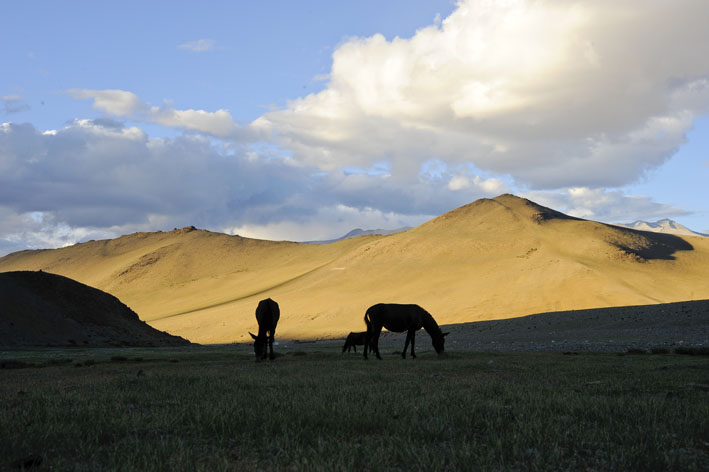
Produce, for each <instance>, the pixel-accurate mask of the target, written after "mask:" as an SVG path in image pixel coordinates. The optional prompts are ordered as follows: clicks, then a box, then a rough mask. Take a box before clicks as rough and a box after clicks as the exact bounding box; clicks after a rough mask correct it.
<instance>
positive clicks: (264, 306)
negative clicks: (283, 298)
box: [249, 298, 281, 361]
mask: <svg viewBox="0 0 709 472" xmlns="http://www.w3.org/2000/svg"><path fill="white" fill-rule="evenodd" d="M280 317H281V310H280V308H278V303H276V302H275V301H273V300H271V299H270V298H267V299H265V300H261V301H260V302H258V306H257V307H256V321H258V336H256V335H254V334H253V333H252V332H249V334H250V335H251V337H252V338H254V353H255V354H256V360H257V361H260V360H263V359H265V358H266V344H268V347H269V348H270V354H269V356H268V358H269V359H273V357H274V356H273V336H274V335H275V334H276V325H277V324H278V319H279V318H280Z"/></svg>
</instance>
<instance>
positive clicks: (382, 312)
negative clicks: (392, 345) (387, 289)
mask: <svg viewBox="0 0 709 472" xmlns="http://www.w3.org/2000/svg"><path fill="white" fill-rule="evenodd" d="M425 315H428V312H427V311H426V310H424V309H423V308H421V307H420V306H418V305H415V304H400V303H377V304H376V305H373V306H371V307H369V309H368V310H367V316H368V317H369V320H370V322H372V323H374V324H377V325H381V326H383V327H385V328H386V329H388V330H389V331H395V332H401V331H408V330H409V329H420V328H421V327H422V326H423V318H424V316H425ZM428 316H430V315H428Z"/></svg>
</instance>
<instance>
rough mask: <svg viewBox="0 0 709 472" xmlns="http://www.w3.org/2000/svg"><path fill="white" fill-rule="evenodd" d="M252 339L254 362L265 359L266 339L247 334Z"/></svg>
mask: <svg viewBox="0 0 709 472" xmlns="http://www.w3.org/2000/svg"><path fill="white" fill-rule="evenodd" d="M249 334H250V335H251V337H252V338H254V354H256V360H257V361H260V360H261V359H265V358H266V355H267V354H266V344H267V343H266V337H265V336H263V337H258V336H256V335H255V334H254V333H252V332H249Z"/></svg>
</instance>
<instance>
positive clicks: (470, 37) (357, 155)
mask: <svg viewBox="0 0 709 472" xmlns="http://www.w3.org/2000/svg"><path fill="white" fill-rule="evenodd" d="M707 14H709V6H708V5H707V4H706V2H704V1H701V0H681V1H679V2H673V3H672V4H669V3H665V2H646V1H644V0H643V1H641V0H630V1H625V2H616V1H611V0H599V1H593V2H591V1H588V2H568V1H561V0H538V1H524V0H512V1H506V2H496V1H489V0H464V1H461V2H460V3H459V4H458V7H457V9H456V10H455V11H454V12H453V13H452V14H451V15H450V16H449V17H447V18H445V19H444V20H443V21H442V22H441V23H440V25H439V24H434V25H432V26H430V27H427V28H423V29H421V30H419V31H418V32H417V33H416V34H415V35H414V36H413V37H411V38H394V39H392V40H387V39H386V38H384V36H382V35H378V34H377V35H373V36H371V37H368V38H354V39H351V40H349V41H346V42H345V43H343V44H342V45H341V46H339V47H338V49H337V50H336V51H335V52H334V54H333V65H332V70H331V71H330V74H329V81H328V82H327V85H326V88H325V90H323V91H322V92H320V93H315V94H311V95H308V96H306V97H302V98H299V99H296V100H293V101H291V102H290V103H289V104H288V106H287V107H286V108H285V109H282V110H276V111H272V112H269V113H266V114H264V115H263V116H262V117H260V118H259V119H258V120H255V121H254V122H253V123H252V124H251V128H252V129H254V130H255V131H258V132H259V133H261V135H262V136H271V139H273V140H274V141H276V142H277V143H279V144H280V146H282V147H283V148H284V149H288V150H290V151H292V152H293V153H294V158H295V159H296V160H299V161H302V162H305V163H308V164H310V165H316V166H318V167H320V168H321V169H324V170H327V171H333V170H335V169H340V168H343V167H346V166H357V167H361V168H367V167H369V166H371V165H373V164H374V163H376V162H379V161H381V160H387V161H388V162H389V163H390V165H391V168H392V172H393V174H394V175H407V176H408V177H409V179H414V178H416V175H417V174H418V172H419V170H420V169H421V166H422V165H423V164H424V163H425V162H426V161H428V160H429V159H431V158H432V157H436V158H438V159H441V160H443V161H444V162H446V163H447V164H449V165H451V166H455V165H461V164H465V163H473V164H474V165H475V166H476V167H477V168H479V169H481V170H482V171H485V172H487V173H491V174H497V175H510V176H512V177H513V178H514V179H515V180H516V181H517V182H519V183H522V184H526V185H529V186H531V187H534V188H540V189H542V188H547V189H551V188H564V187H568V186H586V187H603V186H620V185H625V184H627V183H630V182H632V181H634V180H635V179H637V178H638V177H639V176H641V175H642V174H643V173H644V172H645V171H646V170H647V169H649V168H653V167H656V166H658V165H660V164H662V163H663V162H664V161H665V160H667V159H668V158H669V157H670V156H671V155H672V154H673V153H674V152H675V151H676V149H677V148H678V146H679V145H681V144H682V143H683V141H684V135H685V133H686V132H687V131H688V130H689V129H690V128H691V124H692V121H693V119H694V118H695V117H696V116H698V115H699V114H702V113H707V112H709V85H708V83H709V60H707V58H706V55H705V54H704V52H703V51H702V50H701V48H698V47H696V45H697V44H704V43H709V29H708V28H706V25H705V21H704V20H703V19H705V18H706V17H707ZM460 184H462V180H456V181H455V182H453V186H454V187H455V186H456V185H460Z"/></svg>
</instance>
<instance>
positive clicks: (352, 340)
mask: <svg viewBox="0 0 709 472" xmlns="http://www.w3.org/2000/svg"><path fill="white" fill-rule="evenodd" d="M366 337H367V332H366V331H362V332H361V333H350V334H348V335H347V339H346V340H345V345H344V346H342V352H345V351H347V352H350V349H351V348H354V351H355V352H357V346H364V340H365V338H366Z"/></svg>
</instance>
